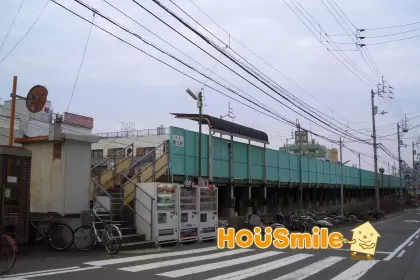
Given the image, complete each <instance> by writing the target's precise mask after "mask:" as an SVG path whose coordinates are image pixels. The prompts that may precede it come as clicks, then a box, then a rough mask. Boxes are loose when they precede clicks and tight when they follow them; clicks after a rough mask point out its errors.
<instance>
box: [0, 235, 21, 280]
mask: <svg viewBox="0 0 420 280" xmlns="http://www.w3.org/2000/svg"><path fill="white" fill-rule="evenodd" d="M16 251H17V246H16V243H15V241H14V240H13V239H12V238H11V237H10V236H8V235H5V234H1V235H0V275H3V274H6V273H7V272H9V271H10V270H11V269H12V268H13V266H14V265H15V263H16Z"/></svg>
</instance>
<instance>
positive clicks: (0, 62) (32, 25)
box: [0, 0, 50, 65]
mask: <svg viewBox="0 0 420 280" xmlns="http://www.w3.org/2000/svg"><path fill="white" fill-rule="evenodd" d="M49 2H50V0H47V1H46V2H45V5H44V7H43V8H42V10H41V12H40V13H39V14H38V16H37V17H36V19H35V20H34V22H33V23H32V24H31V26H30V27H29V29H28V30H27V31H26V33H25V34H24V35H23V36H22V38H20V40H19V41H18V42H17V43H16V44H15V45H14V46H13V48H12V49H11V50H10V51H9V52H8V53H7V54H6V55H5V56H4V57H3V58H2V59H1V60H0V65H1V64H2V63H3V61H5V60H6V58H8V57H9V55H10V54H11V53H12V52H13V51H14V50H15V49H16V48H17V47H18V46H19V44H20V43H21V42H22V41H23V39H25V38H26V36H27V35H28V34H29V32H31V30H32V28H33V27H34V26H35V24H36V23H37V22H38V20H39V19H40V17H41V16H42V14H43V13H44V11H45V8H47V6H48V3H49Z"/></svg>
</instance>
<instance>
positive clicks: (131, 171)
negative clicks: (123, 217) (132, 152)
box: [120, 141, 167, 239]
mask: <svg viewBox="0 0 420 280" xmlns="http://www.w3.org/2000/svg"><path fill="white" fill-rule="evenodd" d="M165 145H167V142H166V141H164V142H162V143H161V144H160V145H158V146H157V147H155V148H154V149H153V150H151V151H149V152H148V153H146V154H145V155H144V156H142V157H141V158H140V159H138V160H136V161H135V162H133V164H132V165H131V166H129V167H128V168H127V169H125V170H124V171H123V172H121V175H120V176H121V181H122V182H124V180H126V181H127V182H129V183H130V184H133V185H134V201H135V203H137V202H138V203H140V204H141V205H142V206H143V207H144V208H145V209H147V211H148V213H150V216H149V217H150V222H149V221H148V220H147V217H143V216H142V215H141V214H140V213H138V211H136V210H135V208H136V207H135V206H134V208H133V207H131V206H130V205H128V204H125V203H124V205H125V207H127V208H128V209H130V211H131V212H133V213H134V214H135V215H136V216H139V217H140V218H141V219H142V220H143V221H144V222H145V223H146V224H147V225H149V226H150V238H151V239H152V238H153V206H154V201H155V198H153V197H152V196H151V195H150V194H148V193H147V192H145V191H144V190H142V189H141V188H140V187H139V186H138V185H137V182H135V181H136V180H133V179H134V178H137V177H138V176H140V174H141V173H142V170H138V171H136V168H137V167H138V165H139V163H140V162H141V161H142V160H143V159H145V158H147V157H149V156H150V155H151V154H152V155H153V159H152V164H153V175H152V176H155V168H154V166H155V164H156V159H157V158H158V157H157V156H156V155H157V152H159V151H160V150H164V147H165ZM164 153H165V151H163V152H162V154H164ZM127 175H128V176H127ZM129 176H130V177H131V178H130V177H129ZM155 179H156V178H154V180H153V181H155ZM124 186H125V184H121V189H122V193H123V194H125V191H124ZM136 190H139V191H141V192H142V193H143V194H145V195H146V196H147V197H149V199H150V209H149V208H148V207H147V206H146V205H144V203H142V202H141V201H140V200H139V199H138V198H137V196H136V193H137V192H136ZM131 194H132V192H131V193H130V194H129V195H131ZM124 199H125V196H123V201H124ZM134 224H136V221H135V219H134Z"/></svg>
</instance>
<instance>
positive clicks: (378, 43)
mask: <svg viewBox="0 0 420 280" xmlns="http://www.w3.org/2000/svg"><path fill="white" fill-rule="evenodd" d="M418 37H420V34H419V35H415V36H411V37H407V38H401V39H397V40H391V41H385V42H377V43H368V44H363V45H365V46H372V45H382V44H388V43H393V42H399V41H405V40H410V39H414V38H418Z"/></svg>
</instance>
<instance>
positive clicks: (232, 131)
mask: <svg viewBox="0 0 420 280" xmlns="http://www.w3.org/2000/svg"><path fill="white" fill-rule="evenodd" d="M171 115H174V116H175V117H176V118H177V119H188V120H193V121H197V122H199V118H200V115H199V114H184V113H171ZM202 117H203V120H202V124H208V125H210V127H211V129H212V130H213V131H215V132H219V133H222V134H226V135H231V136H235V137H238V138H243V139H247V140H251V141H254V142H259V143H264V144H269V142H268V135H267V133H265V132H263V131H260V130H256V129H253V128H250V127H247V126H243V125H240V124H237V123H234V122H230V121H226V120H223V119H220V118H216V117H213V116H210V115H204V114H203V115H202Z"/></svg>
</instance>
